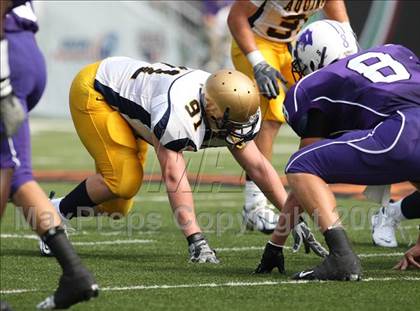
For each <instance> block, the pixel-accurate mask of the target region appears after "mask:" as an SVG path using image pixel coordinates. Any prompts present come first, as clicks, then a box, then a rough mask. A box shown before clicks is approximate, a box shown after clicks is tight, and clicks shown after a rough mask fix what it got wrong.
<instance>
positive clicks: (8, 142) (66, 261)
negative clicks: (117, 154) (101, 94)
mask: <svg viewBox="0 0 420 311" xmlns="http://www.w3.org/2000/svg"><path fill="white" fill-rule="evenodd" d="M9 3H10V4H11V6H9V7H7V6H6V5H5V6H3V4H5V3H4V2H3V1H2V12H1V22H2V23H3V22H4V35H5V36H4V38H3V37H2V40H1V56H2V59H1V65H2V66H1V70H2V74H1V78H2V81H1V107H2V109H1V112H2V114H1V120H2V122H1V153H0V167H1V176H2V179H1V184H2V188H3V185H4V191H5V192H3V189H2V199H1V206H0V210H1V212H3V210H4V209H5V207H6V203H7V200H8V199H9V198H10V199H11V201H12V202H13V203H14V204H15V205H16V206H19V207H21V208H22V211H23V213H24V215H25V217H26V218H27V219H28V222H29V223H30V224H31V226H32V228H33V229H34V230H35V231H36V232H37V234H38V235H39V236H40V237H41V239H42V240H43V241H44V242H45V243H46V244H47V245H48V246H49V248H50V249H51V250H53V251H54V254H55V257H56V259H57V261H58V263H59V264H60V266H61V268H62V270H63V274H62V275H61V277H60V280H59V286H58V288H57V290H56V291H55V293H54V295H52V296H51V297H48V298H47V299H45V300H44V301H43V302H42V303H40V304H39V305H38V308H40V309H55V308H59V309H62V308H68V307H70V306H71V305H73V304H75V303H78V302H80V301H83V300H89V299H90V298H92V297H94V296H97V294H98V285H97V284H96V282H95V280H94V278H93V276H92V274H91V273H90V272H89V271H88V270H87V269H86V267H85V266H84V265H83V264H82V263H81V260H80V258H79V256H78V255H77V254H76V252H75V250H74V249H73V246H72V245H71V244H70V241H69V240H68V239H67V236H66V235H65V233H64V229H63V228H62V224H61V219H60V216H59V215H58V214H57V212H56V211H55V209H54V207H53V205H52V204H51V202H50V201H49V200H48V198H47V196H46V195H45V193H44V192H43V190H42V189H41V187H40V186H39V185H38V183H37V182H36V181H35V180H34V178H33V175H32V165H31V145H30V133H29V121H28V112H29V111H30V110H31V109H32V108H33V107H34V106H35V105H36V104H37V103H38V101H39V99H40V98H41V95H42V93H43V91H44V87H45V82H46V68H45V62H44V58H43V56H42V53H41V51H40V50H39V48H38V46H37V44H36V41H35V33H36V31H37V30H38V25H37V19H36V16H35V14H34V12H33V10H32V4H31V2H30V1H10V2H9ZM6 8H7V10H6ZM3 9H4V11H3ZM4 13H6V14H4ZM6 40H7V41H6ZM7 56H8V57H7ZM9 66H10V68H9ZM6 69H7V70H6ZM3 108H4V109H3ZM22 112H23V116H24V117H23V120H22V118H20V117H19V118H16V115H15V113H16V114H20V113H22ZM14 118H15V119H14ZM9 193H10V195H9Z"/></svg>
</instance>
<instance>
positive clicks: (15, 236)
mask: <svg viewBox="0 0 420 311" xmlns="http://www.w3.org/2000/svg"><path fill="white" fill-rule="evenodd" d="M0 238H2V239H3V238H11V239H29V240H38V236H37V235H34V234H0ZM155 242H156V241H155V240H139V239H132V240H106V241H87V242H77V241H72V244H73V245H80V246H85V245H118V244H148V243H155Z"/></svg>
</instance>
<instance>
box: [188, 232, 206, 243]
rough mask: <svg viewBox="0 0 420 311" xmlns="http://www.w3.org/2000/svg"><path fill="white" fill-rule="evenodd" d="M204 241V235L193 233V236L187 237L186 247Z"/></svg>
mask: <svg viewBox="0 0 420 311" xmlns="http://www.w3.org/2000/svg"><path fill="white" fill-rule="evenodd" d="M205 239H206V238H205V237H204V235H203V234H202V233H201V232H196V233H193V234H191V235H189V236H187V241H188V245H191V244H193V243H195V242H198V241H201V240H205Z"/></svg>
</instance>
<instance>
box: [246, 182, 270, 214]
mask: <svg viewBox="0 0 420 311" xmlns="http://www.w3.org/2000/svg"><path fill="white" fill-rule="evenodd" d="M257 202H263V203H264V204H267V199H266V197H265V195H264V193H263V192H262V191H261V190H260V188H258V186H257V185H256V184H255V183H254V182H253V181H251V180H250V181H246V182H245V209H246V210H249V209H251V208H253V207H254V205H255V203H257Z"/></svg>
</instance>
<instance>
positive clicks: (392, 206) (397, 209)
mask: <svg viewBox="0 0 420 311" xmlns="http://www.w3.org/2000/svg"><path fill="white" fill-rule="evenodd" d="M402 201H403V200H399V201H397V202H391V203H389V205H388V207H386V208H385V207H384V208H383V209H384V211H385V214H386V215H387V216H389V217H391V218H393V219H394V220H395V221H397V222H400V221H401V220H405V219H406V218H405V217H404V215H403V214H402V212H401V203H402Z"/></svg>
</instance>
